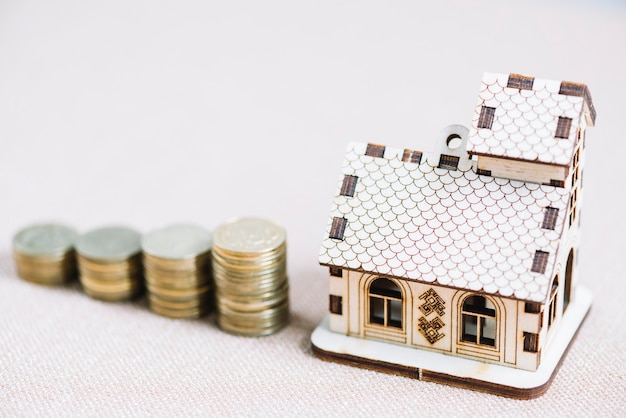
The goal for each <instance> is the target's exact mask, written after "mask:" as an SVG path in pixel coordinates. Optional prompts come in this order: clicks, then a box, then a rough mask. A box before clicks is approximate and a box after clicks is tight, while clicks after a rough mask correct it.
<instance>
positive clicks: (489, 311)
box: [461, 296, 497, 347]
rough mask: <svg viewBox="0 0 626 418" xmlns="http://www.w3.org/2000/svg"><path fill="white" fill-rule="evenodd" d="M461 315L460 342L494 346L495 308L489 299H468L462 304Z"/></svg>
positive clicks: (473, 297) (477, 297) (479, 297)
mask: <svg viewBox="0 0 626 418" xmlns="http://www.w3.org/2000/svg"><path fill="white" fill-rule="evenodd" d="M461 315H462V322H463V325H462V331H461V340H462V341H466V342H470V343H475V344H480V345H486V346H490V347H495V346H496V329H497V326H496V325H497V317H496V307H495V306H494V305H493V303H492V302H491V301H490V300H489V299H487V298H485V297H483V296H470V297H468V298H467V299H465V301H464V302H463V308H462V310H461Z"/></svg>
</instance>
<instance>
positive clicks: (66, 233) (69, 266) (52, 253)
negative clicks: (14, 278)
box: [13, 224, 78, 285]
mask: <svg viewBox="0 0 626 418" xmlns="http://www.w3.org/2000/svg"><path fill="white" fill-rule="evenodd" d="M77 237H78V233H77V232H76V231H75V230H74V229H72V228H70V227H67V226H65V225H59V224H41V225H32V226H29V227H27V228H24V229H22V230H20V231H19V232H18V233H17V234H16V235H15V237H14V238H13V256H14V258H15V264H16V266H17V274H18V275H19V276H20V277H21V278H22V279H24V280H27V281H29V282H34V283H39V284H47V285H60V284H63V283H67V282H69V281H71V280H73V279H75V278H76V258H75V253H74V241H76V238H77Z"/></svg>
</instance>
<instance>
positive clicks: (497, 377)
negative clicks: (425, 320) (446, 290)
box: [311, 286, 592, 399]
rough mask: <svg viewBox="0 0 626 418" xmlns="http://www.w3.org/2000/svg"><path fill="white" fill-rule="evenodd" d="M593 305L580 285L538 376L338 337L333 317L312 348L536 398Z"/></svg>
mask: <svg viewBox="0 0 626 418" xmlns="http://www.w3.org/2000/svg"><path fill="white" fill-rule="evenodd" d="M591 302H592V297H591V293H590V292H589V291H588V290H586V289H584V288H581V287H580V286H578V288H577V290H576V297H575V298H574V300H573V301H572V302H571V303H570V306H569V307H568V309H567V312H566V313H565V315H563V318H562V320H561V323H560V325H559V328H558V330H556V334H554V335H553V336H551V340H550V342H549V345H548V346H547V347H546V348H545V349H544V350H543V359H542V363H541V365H540V366H539V368H538V369H537V370H536V371H535V372H529V371H526V370H520V369H515V368H512V367H507V366H501V365H498V364H489V363H485V362H481V361H478V360H471V359H466V358H461V357H456V356H453V355H451V354H444V353H440V352H434V351H429V350H421V349H419V348H415V347H409V346H403V345H396V344H392V343H387V342H382V341H375V340H366V339H363V338H359V337H352V336H348V335H342V334H337V333H334V332H332V331H330V329H329V327H328V316H326V317H325V318H324V320H322V322H321V323H320V324H319V326H318V327H317V328H316V329H315V331H313V334H312V335H311V346H312V348H313V352H314V353H315V355H316V356H318V357H320V358H321V359H323V360H327V361H334V362H338V363H344V364H348V365H351V366H356V367H361V368H367V369H372V370H376V371H381V372H386V373H391V374H396V375H400V376H406V377H411V378H414V379H419V380H423V381H427V382H436V383H443V384H447V385H451V386H457V387H462V388H465V389H471V390H476V391H481V392H488V393H492V394H496V395H500V396H506V397H510V398H516V399H532V398H536V397H538V396H541V395H543V394H544V393H545V392H546V391H547V390H548V388H549V387H550V384H551V383H552V380H553V379H554V377H555V376H556V373H557V371H558V369H559V367H560V365H561V363H562V361H563V359H564V358H565V354H566V353H567V350H568V349H569V347H570V344H571V342H572V341H573V339H574V337H575V336H576V334H577V332H578V329H579V328H580V325H581V324H582V323H583V321H584V320H585V318H586V316H587V313H588V312H589V308H590V307H591Z"/></svg>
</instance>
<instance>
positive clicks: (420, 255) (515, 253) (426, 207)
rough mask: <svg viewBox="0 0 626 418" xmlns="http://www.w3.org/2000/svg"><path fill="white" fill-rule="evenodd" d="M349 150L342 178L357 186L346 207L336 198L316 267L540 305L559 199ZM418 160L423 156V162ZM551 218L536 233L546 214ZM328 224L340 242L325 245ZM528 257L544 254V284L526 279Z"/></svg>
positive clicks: (539, 188)
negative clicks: (340, 225)
mask: <svg viewBox="0 0 626 418" xmlns="http://www.w3.org/2000/svg"><path fill="white" fill-rule="evenodd" d="M365 149H366V144H361V143H353V144H350V146H349V148H348V151H347V153H346V157H345V161H344V164H343V170H342V174H343V175H354V176H358V181H357V185H356V190H355V193H354V196H353V197H349V196H341V195H340V188H341V184H342V180H343V175H342V178H341V179H340V182H339V187H338V189H337V194H336V197H335V200H334V204H333V207H332V211H331V214H330V217H329V221H328V224H327V228H326V235H325V237H326V238H325V239H324V241H323V243H322V248H321V250H320V255H319V262H320V263H321V264H323V265H331V266H337V267H342V268H348V269H354V270H362V271H367V272H372V273H377V274H381V275H389V276H395V277H400V278H405V279H410V280H416V281H421V282H429V283H434V284H439V285H444V286H450V287H455V288H460V289H471V290H474V291H481V292H485V293H488V294H494V295H496V294H499V295H501V296H505V297H513V298H516V299H521V300H529V301H537V302H541V301H544V300H545V299H546V297H547V295H548V292H549V287H550V285H551V281H552V275H553V271H554V264H555V259H556V253H557V249H558V245H559V241H560V236H561V231H562V230H563V223H564V222H565V218H566V213H567V210H566V208H567V203H568V197H569V190H568V189H566V188H558V187H553V186H546V185H539V184H534V183H524V182H520V181H515V180H508V179H501V178H494V177H489V176H479V175H477V174H476V173H475V172H473V171H471V170H468V171H460V170H446V169H441V168H436V167H432V166H430V165H429V164H428V163H427V162H426V161H427V158H423V159H422V163H421V164H419V165H418V164H416V163H410V162H403V161H402V152H403V150H401V149H393V148H389V147H387V148H386V150H385V154H384V157H383V158H376V157H371V156H367V155H364V154H365ZM425 157H426V156H425ZM548 206H552V207H555V208H558V209H560V210H559V213H558V218H557V222H556V228H555V230H546V229H542V228H541V225H542V222H543V218H544V210H545V208H546V207H548ZM334 217H344V218H345V219H346V220H347V223H346V227H345V232H344V236H343V240H338V239H332V238H328V236H329V233H330V228H331V224H332V220H333V218H334ZM536 250H541V251H546V252H549V253H550V256H549V258H548V265H547V268H546V271H545V274H540V273H534V272H531V266H532V262H533V257H534V254H535V251H536Z"/></svg>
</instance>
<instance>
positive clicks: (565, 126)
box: [554, 116, 572, 139]
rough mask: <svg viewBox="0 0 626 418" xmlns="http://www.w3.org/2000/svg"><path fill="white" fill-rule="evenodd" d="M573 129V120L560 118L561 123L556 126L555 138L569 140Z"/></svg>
mask: <svg viewBox="0 0 626 418" xmlns="http://www.w3.org/2000/svg"><path fill="white" fill-rule="evenodd" d="M571 128H572V118H564V117H563V116H559V123H558V125H557V126H556V134H554V136H555V137H556V138H563V139H567V138H569V132H570V129H571Z"/></svg>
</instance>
